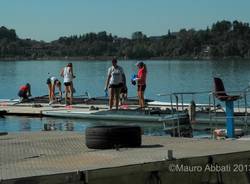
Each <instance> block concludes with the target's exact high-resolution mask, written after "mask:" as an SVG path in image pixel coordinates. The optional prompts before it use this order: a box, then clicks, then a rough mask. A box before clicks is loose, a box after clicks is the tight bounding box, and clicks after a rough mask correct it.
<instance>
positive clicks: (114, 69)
mask: <svg viewBox="0 0 250 184" xmlns="http://www.w3.org/2000/svg"><path fill="white" fill-rule="evenodd" d="M124 78H125V74H124V72H123V68H122V67H120V66H118V65H117V60H116V59H113V60H112V66H111V67H110V68H109V69H108V77H107V80H106V85H105V91H107V90H108V88H109V89H110V90H109V109H112V107H113V104H114V99H115V107H116V110H117V109H118V105H119V98H120V91H121V87H122V86H123V83H124V81H123V79H124Z"/></svg>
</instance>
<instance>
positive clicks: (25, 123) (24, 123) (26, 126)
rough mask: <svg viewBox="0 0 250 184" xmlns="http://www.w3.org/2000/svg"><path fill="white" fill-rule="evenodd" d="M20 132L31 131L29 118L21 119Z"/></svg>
mask: <svg viewBox="0 0 250 184" xmlns="http://www.w3.org/2000/svg"><path fill="white" fill-rule="evenodd" d="M19 130H20V131H31V121H30V119H28V118H21V119H20V127H19Z"/></svg>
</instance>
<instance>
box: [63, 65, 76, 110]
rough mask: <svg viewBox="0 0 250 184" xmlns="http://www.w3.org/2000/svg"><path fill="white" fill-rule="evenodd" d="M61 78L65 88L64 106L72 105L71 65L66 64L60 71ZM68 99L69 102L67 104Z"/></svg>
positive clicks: (72, 74)
mask: <svg viewBox="0 0 250 184" xmlns="http://www.w3.org/2000/svg"><path fill="white" fill-rule="evenodd" d="M61 76H62V77H63V83H64V86H65V104H66V105H72V103H73V79H74V78H75V76H74V73H73V65H72V63H68V64H67V66H66V67H64V68H63V69H62V70H61ZM68 98H69V102H68Z"/></svg>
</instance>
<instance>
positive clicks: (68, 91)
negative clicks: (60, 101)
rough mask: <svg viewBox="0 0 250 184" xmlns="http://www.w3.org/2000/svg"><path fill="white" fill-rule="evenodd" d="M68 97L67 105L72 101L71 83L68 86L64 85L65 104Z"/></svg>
mask: <svg viewBox="0 0 250 184" xmlns="http://www.w3.org/2000/svg"><path fill="white" fill-rule="evenodd" d="M68 98H69V105H72V102H73V85H72V83H71V84H70V85H68V86H65V104H66V105H67V102H68Z"/></svg>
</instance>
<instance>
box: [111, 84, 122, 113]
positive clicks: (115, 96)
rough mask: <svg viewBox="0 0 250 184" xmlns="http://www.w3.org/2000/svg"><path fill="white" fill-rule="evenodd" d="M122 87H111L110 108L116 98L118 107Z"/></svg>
mask: <svg viewBox="0 0 250 184" xmlns="http://www.w3.org/2000/svg"><path fill="white" fill-rule="evenodd" d="M120 90H121V89H120V88H110V90H109V91H110V92H109V93H110V95H109V96H110V97H109V109H112V107H113V104H114V100H115V108H116V110H117V109H118V106H119V97H120Z"/></svg>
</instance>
